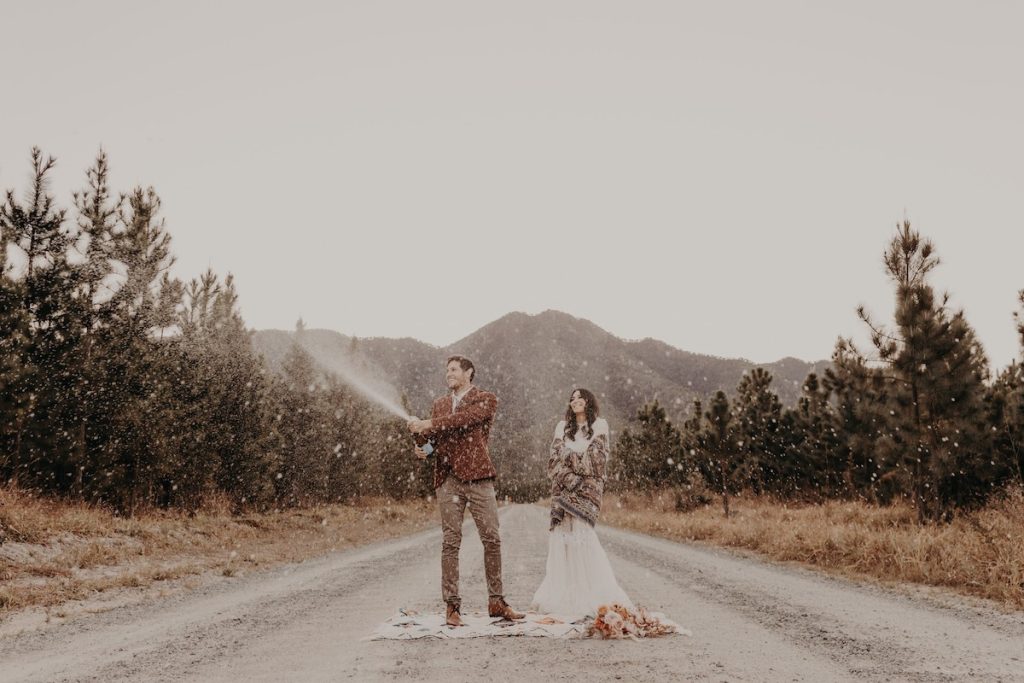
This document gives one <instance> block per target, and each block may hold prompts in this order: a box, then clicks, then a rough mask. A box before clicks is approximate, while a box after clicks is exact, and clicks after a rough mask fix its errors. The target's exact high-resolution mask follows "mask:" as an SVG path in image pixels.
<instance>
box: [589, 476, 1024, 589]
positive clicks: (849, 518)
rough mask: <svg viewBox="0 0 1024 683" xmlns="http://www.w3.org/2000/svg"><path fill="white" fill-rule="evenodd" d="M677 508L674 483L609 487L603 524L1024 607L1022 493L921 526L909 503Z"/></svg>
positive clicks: (741, 503) (738, 501) (736, 501)
mask: <svg viewBox="0 0 1024 683" xmlns="http://www.w3.org/2000/svg"><path fill="white" fill-rule="evenodd" d="M730 508H731V512H732V514H731V516H730V517H729V518H728V519H726V518H725V517H724V516H723V515H722V508H721V506H720V505H711V506H708V507H703V508H698V509H697V510H694V511H692V512H685V513H684V512H677V511H676V510H675V496H674V495H673V494H672V493H671V492H663V493H650V494H621V495H608V496H606V497H605V501H604V504H603V506H602V512H601V519H602V521H603V522H604V523H606V524H609V525H613V526H617V527H622V528H625V529H631V530H634V531H640V532H642V533H646V534H651V535H654V536H661V537H664V538H669V539H673V540H679V541H704V542H708V543H711V544H714V545H720V546H728V547H734V548H745V549H748V550H753V551H755V552H757V553H760V554H762V555H765V556H767V557H769V558H772V559H775V560H782V561H796V562H802V563H805V564H808V565H812V566H814V567H816V568H822V569H826V570H830V571H835V572H838V573H841V574H845V575H849V576H856V577H861V578H863V577H871V578H874V579H880V580H883V581H904V582H912V583H920V584H926V585H931V586H942V587H945V588H950V589H953V590H954V591H957V592H960V593H964V594H967V595H973V596H978V597H983V598H988V599H990V600H994V601H997V602H999V603H1001V604H1002V605H1004V606H1005V607H1007V608H1010V609H1024V492H1022V491H1014V492H1011V493H1009V494H1007V495H1006V496H1005V497H1003V498H1001V499H1000V500H997V501H994V502H993V503H991V504H990V505H989V506H987V507H986V508H984V509H981V510H978V511H975V512H970V513H964V514H962V515H959V516H958V517H957V518H956V519H954V520H953V521H952V522H951V523H949V524H927V525H921V524H918V523H917V521H916V515H915V513H914V510H913V508H911V507H909V506H907V505H896V506H892V507H877V506H871V505H867V504H864V503H855V502H829V503H825V504H820V505H810V504H805V505H793V504H791V503H790V504H783V503H780V502H777V501H773V500H769V499H765V498H749V497H737V498H733V499H732V500H731V502H730Z"/></svg>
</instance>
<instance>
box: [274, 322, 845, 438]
mask: <svg viewBox="0 0 1024 683" xmlns="http://www.w3.org/2000/svg"><path fill="white" fill-rule="evenodd" d="M293 337H294V333H293V332H284V331H279V330H263V331H259V332H256V333H255V336H254V344H255V346H256V349H257V351H258V352H260V353H262V354H263V355H264V356H265V357H266V358H267V360H268V361H269V362H270V363H271V365H272V366H276V365H277V364H279V363H280V361H281V359H282V358H283V357H284V355H285V353H287V351H288V348H289V346H290V345H291V342H292V339H293ZM304 339H305V341H304V344H305V346H306V348H307V349H308V350H309V351H310V352H311V353H312V354H313V356H314V358H316V359H317V361H318V362H319V363H320V364H321V365H322V366H323V367H324V368H330V367H331V366H332V364H333V365H334V366H338V365H339V364H340V365H342V366H343V367H346V368H355V369H356V370H357V371H358V372H360V373H362V374H364V375H366V376H370V377H378V378H380V379H382V380H386V381H387V382H389V383H390V384H391V385H392V386H393V387H395V389H396V390H397V391H398V392H399V393H400V394H404V395H405V397H406V398H407V400H408V402H409V405H410V406H411V407H412V409H413V412H417V413H425V412H426V411H427V410H428V409H429V406H430V401H431V399H432V397H435V396H437V395H439V394H441V393H443V392H444V391H445V385H444V360H445V358H446V357H447V356H448V355H450V354H452V353H461V354H463V355H466V356H468V357H470V358H472V359H473V361H474V362H475V363H476V366H477V384H478V385H480V386H481V387H483V388H486V389H488V390H491V391H494V392H495V393H497V394H498V396H499V398H500V399H501V401H502V410H501V412H502V413H505V414H508V415H512V414H515V416H516V417H517V418H519V419H517V420H516V422H517V423H519V424H521V425H522V426H527V425H529V426H534V425H537V424H542V425H547V424H548V423H551V424H550V427H551V428H553V427H554V423H555V422H556V421H557V419H558V418H559V416H560V414H561V413H562V412H563V411H564V410H565V404H566V402H567V398H568V394H569V392H570V391H571V390H572V389H573V388H574V387H577V386H584V387H587V388H589V389H591V390H592V391H593V392H594V393H595V394H596V395H597V396H598V398H599V399H601V401H602V410H603V412H604V414H605V416H606V417H607V418H608V419H609V421H610V422H611V423H612V427H613V429H621V427H622V426H624V425H625V423H626V422H627V421H628V420H629V419H630V418H631V417H632V416H633V415H635V414H636V411H637V409H638V408H639V407H640V406H642V405H643V404H644V403H645V402H647V401H650V400H653V399H658V400H659V401H660V402H661V403H662V404H663V405H665V406H666V408H667V410H668V412H669V414H670V415H671V416H673V417H675V418H676V419H677V420H678V419H680V418H681V417H683V416H684V415H686V414H688V411H689V409H690V404H691V402H692V400H693V399H694V398H695V397H708V396H710V395H712V394H713V393H714V392H715V391H718V390H719V389H721V390H723V391H725V392H726V393H729V394H731V393H732V392H733V391H734V390H735V388H736V385H737V384H738V383H739V380H740V378H741V377H742V375H743V373H744V372H746V371H747V370H749V369H751V368H754V367H763V368H765V369H766V370H768V371H769V372H770V373H771V374H772V376H773V377H774V378H775V381H774V383H773V387H774V389H775V391H776V392H777V393H778V394H779V398H780V399H781V400H782V402H783V403H784V404H786V405H791V404H793V403H795V401H796V399H797V397H798V396H799V394H800V386H801V384H802V383H803V381H804V379H806V377H807V375H808V373H810V372H812V371H813V372H817V373H819V374H820V373H821V372H823V370H824V368H825V367H827V365H828V362H827V361H820V362H816V363H809V362H806V361H802V360H799V359H796V358H783V359H781V360H778V361H775V362H774V363H767V364H760V365H758V364H755V363H752V362H750V361H748V360H744V359H738V358H719V357H716V356H709V355H704V354H698V353H690V352H688V351H682V350H680V349H677V348H675V347H672V346H669V345H668V344H666V343H664V342H661V341H657V340H655V339H643V340H641V341H627V340H623V339H620V338H618V337H616V336H614V335H612V334H610V333H609V332H606V331H605V330H603V329H601V328H600V327H598V326H597V325H595V324H594V323H592V322H590V321H588V320H584V319H581V318H575V317H573V316H571V315H568V314H566V313H561V312H558V311H545V312H544V313H540V314H538V315H527V314H525V313H509V314H508V315H506V316H504V317H502V318H500V319H498V320H495V321H494V322H492V323H489V324H487V325H485V326H484V327H482V328H480V329H479V330H477V331H476V332H473V333H472V334H470V335H469V336H467V337H465V338H463V339H460V340H459V341H457V342H455V343H453V344H451V345H449V346H446V347H444V348H438V347H436V346H432V345H430V344H426V343H424V342H421V341H417V340H415V339H410V338H403V339H388V338H356V337H349V336H346V335H344V334H340V333H338V332H333V331H329V330H306V331H305V332H304Z"/></svg>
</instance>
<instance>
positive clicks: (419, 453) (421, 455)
mask: <svg viewBox="0 0 1024 683" xmlns="http://www.w3.org/2000/svg"><path fill="white" fill-rule="evenodd" d="M416 459H417V460H426V459H427V453H426V451H424V450H423V449H422V448H420V447H419V446H417V447H416Z"/></svg>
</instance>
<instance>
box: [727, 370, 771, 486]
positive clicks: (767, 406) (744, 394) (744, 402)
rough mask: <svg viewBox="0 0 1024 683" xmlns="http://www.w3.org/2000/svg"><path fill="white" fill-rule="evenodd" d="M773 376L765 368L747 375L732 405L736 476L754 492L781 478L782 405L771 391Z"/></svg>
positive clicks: (745, 374)
mask: <svg viewBox="0 0 1024 683" xmlns="http://www.w3.org/2000/svg"><path fill="white" fill-rule="evenodd" d="M771 383H772V376H771V373H769V372H768V371H767V370H765V369H764V368H754V369H753V370H751V371H750V372H747V373H744V374H743V377H742V378H741V379H740V383H739V386H738V387H737V388H736V399H735V402H734V405H733V413H734V422H735V427H734V430H735V437H736V439H737V442H736V466H737V468H738V469H739V471H738V472H737V475H738V476H739V477H740V479H741V480H742V481H744V482H745V484H746V485H747V486H748V487H750V488H751V489H752V490H753V491H754V492H755V493H761V492H763V491H764V490H765V488H766V484H767V485H773V484H774V482H775V480H776V479H777V478H778V473H779V464H778V460H779V458H780V457H781V456H782V452H781V449H780V446H779V443H778V431H779V420H780V419H781V417H782V404H781V403H780V402H779V397H778V395H777V394H776V393H775V392H774V391H772V389H771Z"/></svg>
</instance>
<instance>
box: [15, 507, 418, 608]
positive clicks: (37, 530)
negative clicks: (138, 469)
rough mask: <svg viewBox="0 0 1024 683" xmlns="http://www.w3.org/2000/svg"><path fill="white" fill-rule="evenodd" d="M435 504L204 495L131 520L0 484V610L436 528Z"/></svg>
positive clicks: (234, 569) (240, 568) (238, 569)
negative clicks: (272, 505)
mask: <svg viewBox="0 0 1024 683" xmlns="http://www.w3.org/2000/svg"><path fill="white" fill-rule="evenodd" d="M436 517H437V515H436V504H435V503H431V502H428V501H423V500H415V501H404V502H395V501H390V500H386V499H380V498H365V499H361V500H358V501H356V502H354V503H353V504H351V505H327V506H320V507H312V508H306V509H301V510H285V511H280V512H270V513H263V514H258V513H251V514H245V515H241V516H232V515H231V514H230V506H229V505H227V504H226V503H225V502H224V501H220V500H214V501H211V502H210V504H208V505H206V506H204V508H203V509H202V510H200V511H199V512H198V513H197V514H195V515H188V514H185V513H181V512H164V511H154V512H150V513H146V514H141V515H138V516H136V517H134V518H131V519H126V518H123V517H117V516H116V515H114V514H113V513H112V512H111V511H109V510H106V509H104V508H101V507H95V506H89V505H84V504H81V503H68V502H64V501H57V500H52V499H40V498H36V497H33V496H31V495H28V494H26V493H25V492H22V491H19V490H16V489H10V488H0V614H2V613H3V612H4V611H5V610H12V609H18V608H22V607H29V606H42V607H50V606H55V605H60V604H62V603H64V602H67V601H69V600H80V599H82V598H86V597H89V596H91V595H95V594H96V593H101V592H104V591H109V590H112V589H117V588H138V587H146V586H150V585H152V584H154V583H156V582H162V581H171V580H174V579H180V578H183V577H187V576H193V575H200V574H204V573H207V572H213V573H215V574H217V575H220V576H226V577H231V576H239V575H241V574H244V573H245V572H246V571H247V570H249V569H251V568H254V567H268V566H273V565H275V564H279V563H283V562H299V561H302V560H304V559H307V558H310V557H315V556H317V555H322V554H324V553H326V552H329V551H332V550H337V549H342V548H347V547H351V546H355V545H360V544H364V543H369V542H373V541H377V540H383V539H386V538H393V537H396V536H401V535H405V534H408V533H411V532H414V531H418V530H420V529H424V528H427V527H429V526H432V525H436V524H437V519H436Z"/></svg>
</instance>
